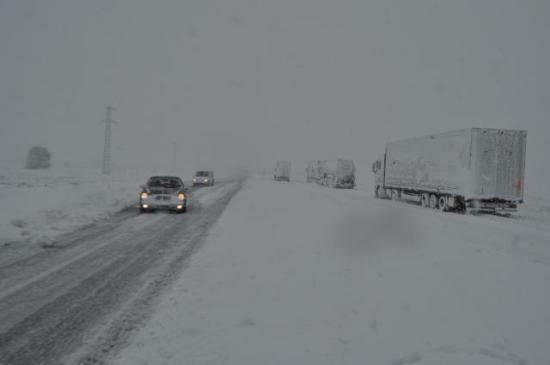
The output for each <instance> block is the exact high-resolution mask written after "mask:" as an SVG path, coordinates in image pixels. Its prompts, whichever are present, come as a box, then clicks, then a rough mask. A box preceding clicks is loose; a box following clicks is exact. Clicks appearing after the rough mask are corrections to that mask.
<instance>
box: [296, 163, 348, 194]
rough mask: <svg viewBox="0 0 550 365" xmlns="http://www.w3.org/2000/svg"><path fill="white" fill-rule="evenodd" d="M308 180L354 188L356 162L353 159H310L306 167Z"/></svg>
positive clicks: (334, 186)
mask: <svg viewBox="0 0 550 365" xmlns="http://www.w3.org/2000/svg"><path fill="white" fill-rule="evenodd" d="M306 180H307V181H308V182H316V183H318V184H320V185H327V186H331V187H333V188H343V189H353V188H354V187H355V164H354V163H353V161H352V160H345V159H342V158H339V159H337V160H318V161H310V162H308V164H307V168H306Z"/></svg>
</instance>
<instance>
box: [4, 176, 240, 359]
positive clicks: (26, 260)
mask: <svg viewBox="0 0 550 365" xmlns="http://www.w3.org/2000/svg"><path fill="white" fill-rule="evenodd" d="M240 184H241V183H240V182H239V181H226V182H221V183H219V184H218V185H217V186H215V187H210V188H204V189H198V190H195V191H193V192H191V199H192V200H191V205H190V209H189V211H188V213H186V214H182V215H177V214H164V213H159V214H142V215H140V214H138V212H137V209H135V208H133V209H132V208H129V209H126V210H123V211H121V212H120V213H118V214H115V215H114V216H112V217H110V219H109V220H107V221H104V222H101V224H95V225H91V226H88V227H86V228H83V229H80V230H78V231H76V232H72V233H69V234H67V235H64V236H61V237H59V238H57V240H56V244H55V246H53V247H51V248H47V249H40V250H36V247H35V249H34V250H18V249H14V250H13V252H12V253H13V254H12V255H4V258H3V260H2V261H1V262H0V364H59V363H80V362H90V363H91V362H101V361H102V359H103V358H104V357H105V356H106V354H108V353H109V352H110V351H113V350H115V349H116V348H117V346H119V345H120V344H121V343H123V342H124V339H125V338H126V334H127V333H129V331H130V330H131V329H132V328H135V327H136V326H138V325H139V324H141V323H142V322H143V321H144V320H145V319H146V318H147V315H148V313H149V310H150V308H151V305H152V303H153V302H154V301H155V299H156V298H157V297H158V295H159V293H160V292H161V291H162V290H163V289H164V288H165V287H166V286H167V285H169V284H170V283H171V282H172V281H173V280H174V279H175V278H176V277H177V276H178V274H179V273H180V271H181V269H182V268H183V267H184V266H185V264H186V262H187V261H188V259H189V258H190V256H191V255H192V254H193V253H194V252H195V251H196V250H197V249H198V247H199V246H200V244H201V243H202V241H203V239H204V237H205V235H206V233H207V232H208V230H209V229H210V228H211V225H212V224H213V223H214V222H215V221H216V220H217V218H218V217H219V215H220V214H221V213H222V212H223V210H224V209H225V207H226V205H227V204H228V202H229V201H230V199H231V198H232V197H233V195H234V194H235V192H236V191H238V190H239V188H240ZM0 249H1V251H0V252H1V253H2V254H4V253H6V252H8V251H10V250H12V247H10V246H6V247H0Z"/></svg>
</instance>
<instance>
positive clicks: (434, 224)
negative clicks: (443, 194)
mask: <svg viewBox="0 0 550 365" xmlns="http://www.w3.org/2000/svg"><path fill="white" fill-rule="evenodd" d="M371 196H372V194H371V193H370V191H367V190H364V191H363V190H361V189H359V190H355V191H345V190H333V189H329V188H323V187H320V186H316V185H311V184H305V183H300V182H294V183H289V184H286V183H275V182H273V181H270V180H269V179H268V178H267V177H266V178H251V179H249V180H248V181H247V183H246V184H245V186H244V188H243V189H242V191H241V192H240V193H239V194H238V195H237V196H236V197H234V198H233V200H232V202H231V203H230V205H229V207H228V208H227V209H226V210H225V212H224V213H223V215H222V217H221V218H220V220H219V221H218V223H217V224H216V225H215V226H214V228H213V229H212V231H211V232H210V235H209V238H208V239H207V242H206V243H205V245H204V247H203V249H202V250H201V251H199V252H198V253H197V254H196V255H195V256H194V257H193V258H192V260H191V264H190V266H189V268H188V269H187V270H186V271H185V272H184V274H183V276H182V277H181V278H180V279H179V280H178V281H177V282H176V283H175V284H174V286H173V288H172V289H171V291H170V292H167V293H166V294H165V295H164V297H163V298H162V299H161V301H160V303H159V305H158V307H157V311H156V313H155V314H154V315H153V316H152V318H151V319H150V321H149V322H148V324H147V325H146V326H145V327H143V328H142V329H141V330H140V331H139V332H138V333H137V334H136V336H135V337H134V338H133V340H132V342H131V344H130V345H129V346H128V347H127V348H126V349H125V350H123V351H122V352H121V353H120V354H119V355H118V356H117V357H116V358H115V359H114V360H113V362H114V363H115V364H132V365H134V364H239V365H241V364H315V365H318V364H388V365H405V364H426V365H428V364H430V365H441V364H446V365H453V364H457V365H458V364H461V365H463V364H477V365H495V364H518V365H519V364H550V348H549V347H548V338H550V291H549V290H548V283H549V282H550V231H549V230H548V229H547V227H546V225H547V223H549V222H550V220H546V221H545V220H544V219H545V217H546V218H547V217H548V216H547V215H546V214H547V211H545V209H542V208H541V209H538V208H537V209H535V208H532V209H528V210H527V211H528V212H529V214H532V215H533V218H525V219H507V218H501V217H491V216H484V217H474V216H463V215H458V214H444V213H441V212H438V211H430V210H424V209H422V208H420V207H417V206H413V205H409V204H405V203H399V202H392V201H382V200H375V199H373V198H372V197H371ZM539 206H543V205H539ZM528 216H529V217H530V215H528Z"/></svg>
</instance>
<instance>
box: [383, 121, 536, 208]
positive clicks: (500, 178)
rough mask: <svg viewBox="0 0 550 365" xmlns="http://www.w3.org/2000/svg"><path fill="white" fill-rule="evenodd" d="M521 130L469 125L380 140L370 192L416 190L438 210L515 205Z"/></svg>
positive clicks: (396, 195)
mask: <svg viewBox="0 0 550 365" xmlns="http://www.w3.org/2000/svg"><path fill="white" fill-rule="evenodd" d="M526 141H527V132H526V131H522V130H505V129H482V128H470V129H464V130H459V131H453V132H447V133H442V134H436V135H431V136H426V137H421V138H411V139H405V140H401V141H396V142H390V143H388V144H387V145H386V150H385V153H384V155H383V156H382V157H381V158H379V159H378V160H377V161H376V162H374V163H373V165H372V169H373V172H374V174H375V180H376V181H375V196H376V197H378V198H390V199H396V200H399V199H401V197H402V195H403V194H406V195H411V196H416V197H417V198H418V200H419V201H420V204H421V205H422V206H423V207H426V208H432V209H440V210H442V211H450V210H456V211H462V212H465V211H467V210H471V211H493V212H495V211H500V210H502V211H515V210H516V209H517V206H518V204H521V203H523V192H524V181H525V151H526Z"/></svg>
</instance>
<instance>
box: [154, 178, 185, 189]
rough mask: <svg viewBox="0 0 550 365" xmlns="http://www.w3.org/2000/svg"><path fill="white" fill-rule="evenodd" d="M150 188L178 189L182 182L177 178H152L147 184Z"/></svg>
mask: <svg viewBox="0 0 550 365" xmlns="http://www.w3.org/2000/svg"><path fill="white" fill-rule="evenodd" d="M147 185H148V186H150V187H152V188H171V189H174V188H179V187H180V186H181V185H182V182H181V180H180V179H179V178H177V177H152V178H150V179H149V182H148V183H147Z"/></svg>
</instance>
